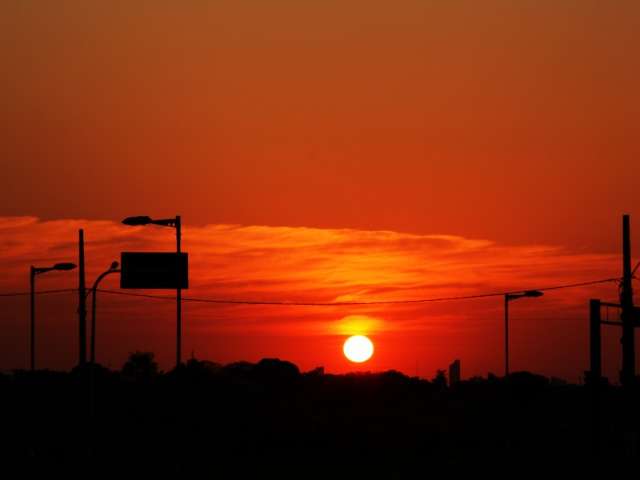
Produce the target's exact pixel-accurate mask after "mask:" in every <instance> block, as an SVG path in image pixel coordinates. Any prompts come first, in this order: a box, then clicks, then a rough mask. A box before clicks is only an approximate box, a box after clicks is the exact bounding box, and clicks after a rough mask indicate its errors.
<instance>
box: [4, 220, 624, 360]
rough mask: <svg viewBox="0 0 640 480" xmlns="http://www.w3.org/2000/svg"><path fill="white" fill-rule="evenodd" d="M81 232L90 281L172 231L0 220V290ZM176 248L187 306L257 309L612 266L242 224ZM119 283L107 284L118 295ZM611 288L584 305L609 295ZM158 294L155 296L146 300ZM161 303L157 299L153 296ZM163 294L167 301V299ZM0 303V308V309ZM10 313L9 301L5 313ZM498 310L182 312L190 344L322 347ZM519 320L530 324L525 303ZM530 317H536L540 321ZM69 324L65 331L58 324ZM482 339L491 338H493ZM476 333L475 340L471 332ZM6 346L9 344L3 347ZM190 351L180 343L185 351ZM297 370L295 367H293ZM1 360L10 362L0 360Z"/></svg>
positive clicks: (458, 324)
mask: <svg viewBox="0 0 640 480" xmlns="http://www.w3.org/2000/svg"><path fill="white" fill-rule="evenodd" d="M79 228H84V230H85V237H86V253H87V269H88V278H89V281H92V280H93V278H95V277H96V276H97V275H98V274H99V273H100V272H101V271H103V270H104V269H106V268H107V267H108V266H109V264H110V263H111V261H112V260H116V259H119V255H120V252H121V251H136V250H138V251H146V250H152V251H171V250H172V249H173V248H174V241H175V240H174V237H173V235H174V232H173V231H172V230H170V229H166V228H162V227H136V228H132V227H125V226H122V225H120V224H118V223H116V222H111V221H95V220H55V221H41V220H39V219H37V218H33V217H8V218H0V258H1V260H0V262H1V264H0V269H1V271H2V272H3V275H2V277H1V278H0V288H1V289H2V290H3V291H15V290H25V288H26V287H27V285H28V284H27V274H26V272H27V269H28V266H29V265H31V264H42V265H48V264H51V263H54V262H58V261H68V260H71V261H74V260H75V259H76V257H77V253H76V242H77V230H78V229H79ZM183 245H184V249H185V250H186V251H188V252H189V256H190V289H189V290H188V291H187V292H185V295H186V296H189V297H205V298H216V299H234V300H242V299H246V300H262V301H290V302H294V301H300V302H333V301H384V300H393V301H396V300H414V299H421V298H433V297H442V296H454V295H473V294H478V293H486V292H500V291H505V290H517V289H528V288H540V287H545V286H553V285H559V284H565V283H573V282H579V281H585V280H594V279H599V278H604V277H611V276H615V275H616V273H617V263H618V262H617V258H616V257H615V256H613V255H608V254H595V253H594V254H592V253H578V252H571V251H568V250H566V249H564V248H562V247H558V246H550V245H518V246H508V245H499V244H496V243H494V242H492V241H490V240H482V239H480V240H477V239H467V238H462V237H456V236H451V235H413V234H404V233H399V232H390V231H360V230H349V229H340V230H331V229H315V228H291V227H269V226H241V225H206V226H200V227H194V226H188V225H187V226H186V227H185V229H184V239H183ZM75 281H76V279H75V276H74V275H68V274H67V275H63V274H55V275H51V276H50V277H49V278H47V279H46V280H45V279H43V284H46V287H47V288H57V287H69V286H74V284H75ZM116 284H117V282H116V281H115V280H110V283H109V284H108V285H107V286H109V287H110V288H116ZM612 291H613V290H612V289H611V288H610V287H606V286H604V287H600V288H597V287H596V288H592V289H591V290H590V291H589V292H588V294H590V295H596V294H598V295H600V294H601V295H602V296H607V295H608V296H609V297H610V296H611V292H612ZM155 293H158V292H155ZM160 293H163V292H160ZM164 293H167V294H168V295H171V292H164ZM585 295H587V293H585V292H584V291H581V290H566V291H563V292H562V294H557V295H548V296H547V297H545V301H544V302H536V303H537V304H536V308H537V309H538V310H537V311H538V312H540V311H544V312H545V313H546V314H547V315H549V316H553V315H552V312H556V313H557V312H559V311H560V312H562V315H566V316H573V317H576V315H578V313H577V312H579V311H581V310H584V308H585V299H586V296H585ZM0 301H2V300H0ZM5 303H7V302H5ZM12 305H13V306H11V307H4V308H3V309H2V310H3V312H4V313H3V314H2V316H3V317H4V318H3V319H2V321H3V330H4V331H5V334H4V335H3V337H4V338H5V339H8V338H12V337H13V338H14V339H15V338H16V337H18V336H20V335H24V326H23V324H22V323H20V322H16V321H15V320H14V319H15V318H20V317H21V316H24V312H20V311H16V309H17V308H21V309H24V305H20V306H19V307H18V306H16V304H15V303H14V304H12ZM101 306H102V307H101V308H102V309H103V311H105V313H104V314H103V315H110V316H117V317H118V318H124V317H126V318H135V317H139V316H141V315H146V316H149V315H157V316H158V318H162V319H163V320H162V322H165V323H166V322H170V321H171V319H170V317H169V316H168V315H167V313H166V312H167V310H168V309H167V305H166V303H165V302H158V301H155V302H154V301H152V300H144V301H143V300H139V299H133V298H120V297H112V296H109V298H108V299H106V298H105V299H104V300H102V303H101ZM500 308H501V304H500V302H499V301H492V302H486V301H480V302H475V303H470V302H469V301H467V302H455V303H446V304H445V303H434V304H426V305H399V306H384V305H379V306H357V307H324V308H310V307H297V308H293V307H284V308H277V307H257V306H221V305H211V304H195V303H194V304H189V305H188V306H187V307H185V315H187V316H188V321H189V325H190V328H191V332H192V334H197V335H198V338H199V342H200V343H201V344H202V343H203V342H204V340H203V339H204V338H206V337H207V336H208V335H212V336H213V335H216V334H227V335H284V336H300V337H305V336H318V335H320V336H322V335H344V334H348V333H349V331H353V333H369V334H373V335H376V334H377V335H389V334H394V333H395V334H409V332H413V333H412V334H411V335H422V334H426V333H428V334H429V335H442V336H443V338H445V336H446V335H447V332H449V333H450V334H454V333H455V334H460V332H467V333H468V334H469V335H472V334H476V333H477V332H478V331H479V330H482V329H483V328H486V324H487V322H488V321H489V320H490V322H493V323H494V324H495V319H496V318H500V314H501V311H500ZM521 312H522V314H521V315H522V316H524V317H527V316H531V315H535V314H534V313H532V312H533V310H532V307H531V302H522V309H521ZM538 315H539V313H538ZM66 321H67V322H68V323H69V324H70V328H71V323H72V322H71V320H69V319H67V320H66ZM495 330H496V329H495V327H494V329H493V332H491V333H489V332H488V331H487V332H486V333H485V334H487V335H489V334H491V335H493V336H494V337H496V339H498V337H499V334H500V333H499V332H496V331H495ZM474 332H475V333H474ZM7 341H11V340H7ZM185 341H186V342H188V339H186V340H185ZM294 360H295V359H294ZM3 361H5V362H11V360H10V359H7V358H4V359H3Z"/></svg>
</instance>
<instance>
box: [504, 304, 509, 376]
mask: <svg viewBox="0 0 640 480" xmlns="http://www.w3.org/2000/svg"><path fill="white" fill-rule="evenodd" d="M504 376H505V378H506V377H508V376H509V296H508V295H505V296H504Z"/></svg>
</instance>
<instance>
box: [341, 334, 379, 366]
mask: <svg viewBox="0 0 640 480" xmlns="http://www.w3.org/2000/svg"><path fill="white" fill-rule="evenodd" d="M342 350H343V351H344V356H345V357H347V359H349V360H350V361H352V362H355V363H362V362H366V361H367V360H369V359H370V358H371V356H372V355H373V343H372V342H371V340H369V339H368V338H367V337H365V336H364V335H354V336H352V337H349V338H347V341H346V342H344V346H343V347H342Z"/></svg>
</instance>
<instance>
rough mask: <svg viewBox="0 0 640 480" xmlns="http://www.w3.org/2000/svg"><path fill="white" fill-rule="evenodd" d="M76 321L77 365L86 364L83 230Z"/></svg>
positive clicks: (81, 233) (80, 246) (80, 234)
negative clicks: (77, 322)
mask: <svg viewBox="0 0 640 480" xmlns="http://www.w3.org/2000/svg"><path fill="white" fill-rule="evenodd" d="M78 257H79V258H78V264H79V267H80V268H79V272H78V274H79V277H78V300H79V302H78V320H79V329H78V330H79V332H78V333H79V339H78V340H79V344H80V345H79V346H80V348H79V349H78V365H80V366H82V365H84V364H85V363H86V362H87V292H86V285H85V273H84V230H82V229H80V230H79V231H78Z"/></svg>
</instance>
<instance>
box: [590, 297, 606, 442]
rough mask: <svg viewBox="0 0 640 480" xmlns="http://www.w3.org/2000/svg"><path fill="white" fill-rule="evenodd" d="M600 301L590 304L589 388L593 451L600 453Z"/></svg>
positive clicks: (592, 301) (593, 301)
mask: <svg viewBox="0 0 640 480" xmlns="http://www.w3.org/2000/svg"><path fill="white" fill-rule="evenodd" d="M601 327H602V325H601V318H600V300H595V299H594V300H591V301H590V302H589V358H590V361H589V375H588V377H587V381H588V383H587V388H589V389H590V391H591V449H592V453H593V454H595V455H597V454H599V453H600V436H601V432H600V423H601V421H600V411H601V408H600V395H601V393H600V388H601V383H602V380H601V379H602V336H601Z"/></svg>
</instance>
